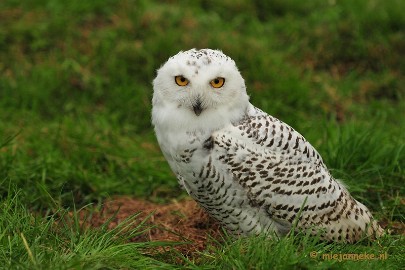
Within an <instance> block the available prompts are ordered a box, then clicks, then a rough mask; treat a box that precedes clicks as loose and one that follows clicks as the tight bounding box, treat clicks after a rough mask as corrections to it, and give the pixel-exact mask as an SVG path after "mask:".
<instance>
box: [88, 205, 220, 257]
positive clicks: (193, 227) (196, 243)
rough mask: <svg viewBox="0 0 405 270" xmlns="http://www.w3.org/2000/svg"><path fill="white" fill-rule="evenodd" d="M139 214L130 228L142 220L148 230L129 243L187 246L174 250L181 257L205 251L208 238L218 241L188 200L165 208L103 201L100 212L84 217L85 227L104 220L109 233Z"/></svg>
mask: <svg viewBox="0 0 405 270" xmlns="http://www.w3.org/2000/svg"><path fill="white" fill-rule="evenodd" d="M138 212H140V214H139V216H138V217H137V219H136V222H135V223H134V227H135V226H136V225H138V224H139V223H141V222H142V221H144V220H145V219H146V222H145V224H146V225H152V226H153V227H152V229H150V230H147V232H146V233H144V234H142V235H140V236H137V237H136V238H134V239H131V241H134V242H140V241H174V242H187V244H182V245H176V246H174V248H176V249H177V250H179V251H180V252H181V253H182V254H183V255H185V256H192V255H193V253H195V252H196V251H202V250H204V249H205V248H206V246H207V244H208V242H209V240H210V239H211V238H219V237H220V235H221V229H220V226H219V224H218V223H217V222H216V221H215V220H214V219H212V218H211V217H210V216H209V215H208V214H207V213H206V212H205V211H204V210H203V209H201V208H200V207H199V206H198V205H197V203H196V202H194V201H193V200H191V199H185V200H181V201H173V202H171V203H169V204H165V205H162V204H155V203H152V202H149V201H145V200H141V199H135V198H131V197H116V198H112V199H110V200H108V201H106V202H105V203H104V204H103V206H102V208H101V209H100V210H98V211H95V212H93V213H92V215H91V217H90V218H89V216H87V217H86V223H88V224H89V225H91V226H95V227H99V226H101V225H102V224H104V223H105V222H106V221H108V219H111V218H112V220H111V221H110V222H109V223H108V227H109V228H110V229H112V228H115V227H116V226H117V225H118V224H119V223H120V222H122V221H124V220H125V219H126V218H128V217H130V216H131V215H134V214H135V213H138Z"/></svg>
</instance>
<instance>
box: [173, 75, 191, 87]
mask: <svg viewBox="0 0 405 270" xmlns="http://www.w3.org/2000/svg"><path fill="white" fill-rule="evenodd" d="M174 80H175V81H176V83H177V85H178V86H186V85H187V84H188V83H189V81H188V80H187V79H186V78H184V77H183V76H181V75H179V76H176V77H174Z"/></svg>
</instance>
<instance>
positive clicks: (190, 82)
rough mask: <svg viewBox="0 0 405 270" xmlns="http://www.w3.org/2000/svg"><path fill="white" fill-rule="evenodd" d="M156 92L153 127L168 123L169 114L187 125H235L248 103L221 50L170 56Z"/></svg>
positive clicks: (238, 76)
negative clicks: (157, 124) (233, 122)
mask: <svg viewBox="0 0 405 270" xmlns="http://www.w3.org/2000/svg"><path fill="white" fill-rule="evenodd" d="M153 90H154V93H153V111H152V114H153V122H154V124H156V122H157V121H159V119H160V120H162V121H166V120H167V119H162V118H164V116H165V115H167V114H170V115H171V117H173V116H174V117H177V121H180V122H186V123H184V124H185V125H186V124H188V125H189V124H190V123H189V122H194V123H195V122H197V123H199V124H200V125H201V124H204V123H202V122H208V121H214V122H218V121H219V122H232V121H235V120H238V117H239V118H240V117H241V115H242V114H243V113H244V112H245V110H246V108H247V106H248V104H249V97H248V95H247V94H246V87H245V82H244V80H243V78H242V76H241V74H240V73H239V71H238V69H237V67H236V65H235V62H234V61H233V60H232V59H231V58H229V57H228V56H226V55H225V54H223V53H222V52H221V51H218V50H211V49H203V50H196V49H192V50H189V51H185V52H179V53H178V54H176V55H174V56H172V57H170V58H169V60H168V61H167V62H166V63H165V64H164V65H163V66H162V67H161V68H160V69H159V70H158V72H157V76H156V78H155V80H154V81H153ZM163 111H164V112H165V113H164V114H165V115H161V113H160V112H163ZM222 120H223V121H222Z"/></svg>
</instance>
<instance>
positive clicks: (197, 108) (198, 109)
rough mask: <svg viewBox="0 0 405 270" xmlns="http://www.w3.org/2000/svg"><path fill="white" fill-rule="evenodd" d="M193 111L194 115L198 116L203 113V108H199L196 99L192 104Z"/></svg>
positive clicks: (198, 101) (198, 102)
mask: <svg viewBox="0 0 405 270" xmlns="http://www.w3.org/2000/svg"><path fill="white" fill-rule="evenodd" d="M193 111H194V113H195V115H197V116H199V115H200V114H201V112H202V111H203V107H202V106H201V100H200V99H199V98H198V99H197V100H196V102H195V103H194V104H193Z"/></svg>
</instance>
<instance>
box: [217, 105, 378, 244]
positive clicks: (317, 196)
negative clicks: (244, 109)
mask: <svg viewBox="0 0 405 270" xmlns="http://www.w3.org/2000/svg"><path fill="white" fill-rule="evenodd" d="M260 112H261V111H259V113H258V115H253V116H248V117H246V118H245V119H243V121H241V122H240V123H238V124H236V125H233V126H228V127H227V128H224V129H222V130H219V131H217V132H215V133H214V134H213V137H212V140H213V143H214V147H213V149H216V150H215V151H216V154H217V155H218V160H219V161H220V162H221V163H222V164H224V165H226V167H227V168H228V171H229V172H230V173H232V175H233V178H234V180H235V181H237V182H238V183H239V184H240V185H241V186H242V187H243V188H244V189H245V190H246V194H247V198H248V200H249V204H251V205H252V206H254V207H259V208H262V209H263V210H264V211H265V212H266V213H267V214H268V215H269V217H271V218H272V219H273V220H274V222H275V223H276V225H277V226H278V229H279V231H280V232H287V231H289V230H290V228H291V227H292V226H293V224H294V223H295V222H297V228H301V229H309V230H312V232H313V233H317V232H318V231H319V230H320V229H321V230H323V232H322V233H321V237H322V238H325V239H329V240H337V241H348V242H351V241H355V240H358V239H359V238H361V236H362V235H363V233H364V232H366V234H367V235H372V234H374V233H376V231H379V230H381V228H379V227H378V225H377V224H376V222H375V221H374V222H372V220H371V214H370V213H369V211H368V210H367V208H366V207H365V206H364V205H362V204H361V203H359V202H357V201H356V200H355V199H353V198H352V197H351V196H350V194H349V193H348V191H347V190H346V189H345V188H344V186H343V185H342V184H340V183H339V182H338V181H336V180H335V179H334V178H333V177H332V176H331V174H330V173H329V171H328V169H327V168H326V166H325V165H324V163H323V161H322V159H321V157H320V156H319V154H318V152H317V151H316V150H315V149H314V148H313V147H312V146H311V145H310V144H309V143H308V142H307V141H306V140H305V139H304V138H303V137H302V136H301V135H300V134H299V133H298V132H296V131H295V130H293V129H292V128H291V127H289V126H288V125H287V124H285V123H283V122H281V121H279V120H277V119H275V118H273V117H271V116H269V115H265V114H264V113H260ZM370 223H371V226H369V224H370Z"/></svg>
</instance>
